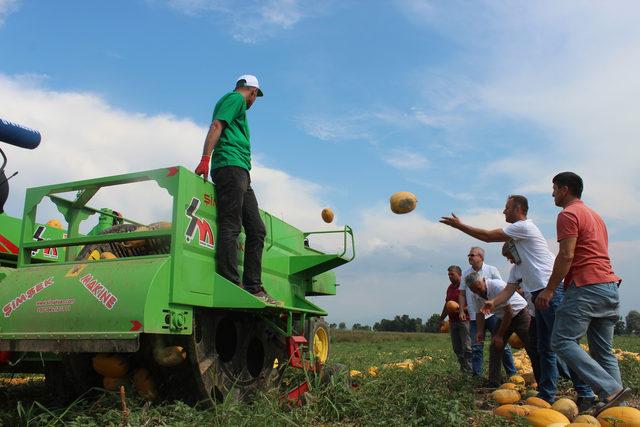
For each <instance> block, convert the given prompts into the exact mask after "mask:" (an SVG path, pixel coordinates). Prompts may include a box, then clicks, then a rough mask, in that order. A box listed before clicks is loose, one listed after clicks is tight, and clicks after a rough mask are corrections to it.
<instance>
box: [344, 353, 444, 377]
mask: <svg viewBox="0 0 640 427" xmlns="http://www.w3.org/2000/svg"><path fill="white" fill-rule="evenodd" d="M431 360H433V357H431V356H423V357H419V358H417V359H405V360H403V361H402V362H394V363H385V364H384V365H382V367H383V368H396V369H405V370H408V371H413V368H415V367H416V366H417V365H422V364H423V363H426V362H430V361H431ZM379 370H380V369H379V368H378V367H377V366H371V367H369V369H367V371H366V372H362V371H358V370H355V369H352V370H350V371H349V376H351V377H364V376H367V375H368V376H370V377H375V376H377V375H378V372H379Z"/></svg>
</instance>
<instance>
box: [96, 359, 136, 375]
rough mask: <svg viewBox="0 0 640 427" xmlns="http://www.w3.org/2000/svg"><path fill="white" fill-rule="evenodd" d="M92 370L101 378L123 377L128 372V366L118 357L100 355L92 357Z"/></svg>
mask: <svg viewBox="0 0 640 427" xmlns="http://www.w3.org/2000/svg"><path fill="white" fill-rule="evenodd" d="M92 364H93V369H94V370H95V371H96V372H97V373H99V374H100V375H102V376H103V377H110V378H120V377H124V376H125V375H126V374H127V371H128V370H129V364H128V363H127V361H126V360H125V359H124V358H123V357H122V356H120V355H117V354H105V353H100V354H96V355H95V356H93V360H92Z"/></svg>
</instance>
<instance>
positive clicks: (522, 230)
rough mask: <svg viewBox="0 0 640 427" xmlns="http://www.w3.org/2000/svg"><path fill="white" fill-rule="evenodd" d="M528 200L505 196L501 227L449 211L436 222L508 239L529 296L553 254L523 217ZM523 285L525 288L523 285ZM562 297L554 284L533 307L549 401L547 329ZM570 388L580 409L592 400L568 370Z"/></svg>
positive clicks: (552, 376) (552, 361)
mask: <svg viewBox="0 0 640 427" xmlns="http://www.w3.org/2000/svg"><path fill="white" fill-rule="evenodd" d="M528 211H529V202H528V201H527V198H526V197H524V196H521V195H511V196H509V197H507V202H506V204H505V208H504V211H503V213H504V217H505V221H506V222H508V223H509V225H507V226H506V227H504V228H497V229H494V230H487V229H483V228H478V227H473V226H470V225H467V224H464V223H463V222H462V221H460V219H459V218H458V217H457V216H455V215H454V214H451V216H450V217H442V218H441V219H440V222H441V223H443V224H446V225H449V226H451V227H453V228H457V229H458V230H460V231H462V232H463V233H465V234H468V235H470V236H472V237H475V238H476V239H479V240H482V241H484V242H512V246H513V248H512V252H513V254H514V258H515V259H516V261H517V260H518V259H519V260H520V262H519V263H518V265H520V266H521V267H520V271H521V274H522V279H523V280H522V284H523V289H524V290H526V291H529V292H530V293H531V296H532V300H533V301H534V303H535V299H536V297H537V296H538V294H540V292H542V290H543V289H544V288H545V287H546V285H547V282H548V280H549V277H550V276H551V271H552V269H553V262H554V260H555V257H554V256H553V254H552V253H551V251H550V250H549V246H548V245H547V241H546V239H545V238H544V236H543V235H542V233H541V232H540V230H539V229H538V227H537V226H536V225H535V224H534V223H533V221H531V220H530V219H528V218H527V213H528ZM508 282H509V284H508V285H507V286H506V287H505V290H504V291H503V292H502V293H501V294H500V295H499V296H497V298H496V299H495V300H489V301H487V304H485V307H486V308H487V310H488V312H491V310H492V304H495V305H498V304H499V303H501V302H503V301H506V300H507V299H508V298H509V297H510V296H511V295H513V293H514V292H515V290H516V288H517V286H516V285H514V284H512V283H511V280H508ZM525 287H526V288H525ZM563 298H564V289H563V287H562V286H557V287H556V289H555V292H554V295H553V298H552V300H551V304H550V305H549V307H548V308H547V309H544V310H539V309H536V317H535V322H536V329H537V341H538V343H537V344H538V354H539V357H540V382H539V383H538V393H539V394H538V397H540V398H542V399H544V400H546V401H547V402H550V403H553V402H554V401H555V396H556V384H557V381H558V367H557V360H556V354H555V352H553V351H552V350H551V332H552V331H553V324H554V322H555V311H556V308H557V307H558V305H560V303H561V302H562V299H563ZM571 379H572V381H573V385H574V388H575V390H576V392H577V394H578V400H577V404H578V408H579V409H580V410H581V411H583V410H586V409H588V408H589V407H591V406H592V405H593V404H594V401H595V395H594V394H593V391H592V390H591V388H590V387H589V386H588V385H587V384H586V383H585V382H584V381H582V380H581V379H580V377H579V376H578V375H576V374H575V373H573V372H572V373H571Z"/></svg>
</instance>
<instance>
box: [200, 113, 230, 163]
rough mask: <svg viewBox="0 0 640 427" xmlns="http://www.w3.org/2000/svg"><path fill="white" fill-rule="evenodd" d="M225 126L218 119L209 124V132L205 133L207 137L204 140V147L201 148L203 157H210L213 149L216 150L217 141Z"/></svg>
mask: <svg viewBox="0 0 640 427" xmlns="http://www.w3.org/2000/svg"><path fill="white" fill-rule="evenodd" d="M225 126H226V123H225V122H221V121H220V120H218V119H215V120H214V121H213V122H211V126H209V131H208V132H207V137H206V138H205V139H204V147H203V148H202V155H203V156H210V155H211V153H212V152H213V149H214V148H216V144H218V140H219V139H220V135H222V131H223V130H224V128H225Z"/></svg>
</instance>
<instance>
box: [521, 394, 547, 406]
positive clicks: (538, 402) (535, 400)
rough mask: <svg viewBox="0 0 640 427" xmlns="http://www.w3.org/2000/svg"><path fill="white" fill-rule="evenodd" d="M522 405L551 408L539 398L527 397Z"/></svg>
mask: <svg viewBox="0 0 640 427" xmlns="http://www.w3.org/2000/svg"><path fill="white" fill-rule="evenodd" d="M524 403H525V404H527V405H531V406H537V407H538V408H551V405H550V404H549V402H547V401H546V400H544V399H540V398H539V397H529V398H527V400H525V401H524Z"/></svg>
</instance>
